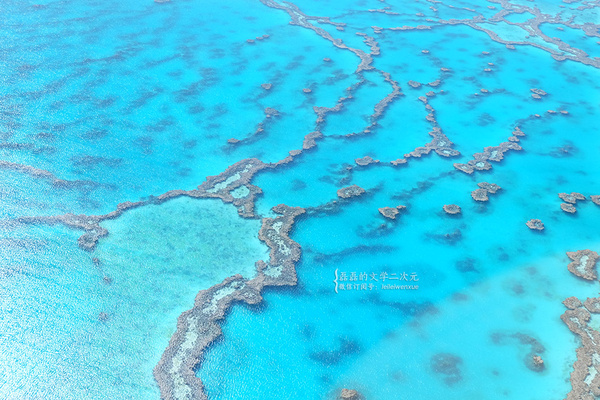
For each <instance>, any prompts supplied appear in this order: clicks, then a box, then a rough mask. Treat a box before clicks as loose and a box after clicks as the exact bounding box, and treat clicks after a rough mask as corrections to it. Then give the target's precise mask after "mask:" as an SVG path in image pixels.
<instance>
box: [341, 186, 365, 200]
mask: <svg viewBox="0 0 600 400" xmlns="http://www.w3.org/2000/svg"><path fill="white" fill-rule="evenodd" d="M363 193H365V189H363V188H361V187H360V186H358V185H352V186H347V187H343V188H341V189H339V190H338V191H337V195H338V197H340V198H342V199H348V198H350V197H357V196H360V195H362V194H363Z"/></svg>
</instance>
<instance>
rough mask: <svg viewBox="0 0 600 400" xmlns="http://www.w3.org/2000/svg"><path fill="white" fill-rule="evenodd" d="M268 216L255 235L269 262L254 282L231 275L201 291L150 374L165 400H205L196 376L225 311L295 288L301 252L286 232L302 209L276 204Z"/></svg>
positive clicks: (261, 264) (259, 264) (259, 268)
mask: <svg viewBox="0 0 600 400" xmlns="http://www.w3.org/2000/svg"><path fill="white" fill-rule="evenodd" d="M272 210H273V212H275V213H277V214H279V216H277V217H276V218H264V219H263V220H262V228H261V229H260V232H259V238H260V239H261V240H262V241H264V242H265V243H266V244H267V246H268V247H269V249H270V256H269V262H268V263H265V262H262V261H259V262H257V264H256V269H257V275H256V277H255V278H253V279H251V280H246V279H244V278H243V277H242V276H241V275H234V276H232V277H229V278H227V279H225V280H224V281H223V282H222V283H220V284H218V285H215V286H212V287H211V288H210V289H207V290H202V291H201V292H199V293H198V295H197V296H196V300H195V302H194V307H193V308H192V309H191V310H188V311H186V312H184V313H183V314H181V315H180V316H179V318H178V320H177V331H176V332H175V334H174V335H173V336H172V337H171V340H170V342H169V346H168V347H167V349H166V350H165V351H164V353H163V355H162V357H161V359H160V361H159V363H158V365H157V366H156V367H155V368H154V378H155V379H156V382H157V383H158V386H159V389H160V393H161V397H162V398H163V399H165V400H175V399H207V396H206V394H205V393H204V386H203V384H202V381H201V380H200V379H199V378H198V377H196V374H195V371H196V369H197V366H198V364H199V363H200V362H201V359H202V355H203V354H204V351H205V350H206V348H207V347H208V346H209V345H210V344H211V343H213V342H214V341H215V340H216V339H217V338H218V337H219V336H220V335H221V334H222V331H221V328H220V326H219V321H221V320H222V319H223V318H224V317H225V314H226V312H227V310H229V308H230V307H231V305H232V304H233V303H235V302H245V303H247V304H257V303H259V302H260V301H262V295H261V293H262V290H263V289H264V288H265V287H266V286H293V285H296V281H297V278H296V269H295V263H296V262H297V261H298V260H299V259H300V246H299V245H298V243H296V242H294V241H293V240H292V239H290V237H289V232H290V230H291V228H292V225H293V223H294V220H295V219H296V218H297V217H298V216H299V215H301V214H303V213H304V209H302V208H299V207H288V206H286V205H283V204H280V205H278V206H276V207H273V209H272Z"/></svg>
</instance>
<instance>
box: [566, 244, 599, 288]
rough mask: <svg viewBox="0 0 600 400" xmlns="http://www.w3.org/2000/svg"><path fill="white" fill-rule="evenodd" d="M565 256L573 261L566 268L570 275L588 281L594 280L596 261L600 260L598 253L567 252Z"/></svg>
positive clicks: (588, 251) (584, 251) (591, 251)
mask: <svg viewBox="0 0 600 400" xmlns="http://www.w3.org/2000/svg"><path fill="white" fill-rule="evenodd" d="M567 256H568V257H569V258H570V259H571V260H573V261H572V262H571V263H569V265H568V267H567V268H568V269H569V271H571V273H573V274H574V275H577V276H578V277H580V278H583V279H587V280H590V281H593V280H596V277H597V276H596V261H598V258H600V256H598V253H596V252H595V251H593V250H579V251H571V252H567Z"/></svg>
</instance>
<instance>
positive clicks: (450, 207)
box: [443, 204, 462, 215]
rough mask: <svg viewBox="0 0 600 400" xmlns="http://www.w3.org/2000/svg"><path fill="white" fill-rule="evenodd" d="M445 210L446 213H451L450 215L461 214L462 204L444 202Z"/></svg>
mask: <svg viewBox="0 0 600 400" xmlns="http://www.w3.org/2000/svg"><path fill="white" fill-rule="evenodd" d="M443 208H444V211H445V212H446V214H450V215H456V214H460V213H461V212H462V210H461V208H460V206H458V205H456V204H444V207H443Z"/></svg>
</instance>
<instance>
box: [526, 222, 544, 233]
mask: <svg viewBox="0 0 600 400" xmlns="http://www.w3.org/2000/svg"><path fill="white" fill-rule="evenodd" d="M526 225H527V227H528V228H529V229H531V230H534V231H543V230H544V223H543V222H542V220H539V219H530V220H529V221H527V223H526Z"/></svg>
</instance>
